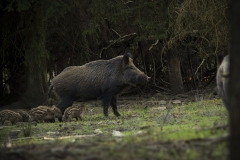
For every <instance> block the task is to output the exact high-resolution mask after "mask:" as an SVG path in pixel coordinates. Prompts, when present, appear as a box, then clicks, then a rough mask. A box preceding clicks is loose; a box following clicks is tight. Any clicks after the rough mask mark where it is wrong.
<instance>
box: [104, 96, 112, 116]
mask: <svg viewBox="0 0 240 160" xmlns="http://www.w3.org/2000/svg"><path fill="white" fill-rule="evenodd" d="M111 99H112V96H110V95H108V94H106V95H103V96H102V106H103V113H104V116H105V117H108V107H109V104H110V102H111Z"/></svg>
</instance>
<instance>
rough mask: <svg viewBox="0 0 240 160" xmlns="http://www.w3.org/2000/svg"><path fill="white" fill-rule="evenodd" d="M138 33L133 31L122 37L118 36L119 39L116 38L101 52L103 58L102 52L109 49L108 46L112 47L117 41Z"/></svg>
mask: <svg viewBox="0 0 240 160" xmlns="http://www.w3.org/2000/svg"><path fill="white" fill-rule="evenodd" d="M136 35H137V33H131V34H128V35H124V36H122V37H120V38H118V39H117V40H114V41H113V42H112V43H111V44H109V45H108V46H107V47H104V48H103V49H102V50H101V52H100V58H102V53H103V52H104V51H105V50H107V49H108V48H110V47H111V46H112V45H114V44H115V43H117V42H119V41H120V40H122V39H124V38H128V37H131V36H136Z"/></svg>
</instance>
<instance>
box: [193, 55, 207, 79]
mask: <svg viewBox="0 0 240 160" xmlns="http://www.w3.org/2000/svg"><path fill="white" fill-rule="evenodd" d="M204 61H205V58H203V60H202V62H201V64H200V65H199V66H198V68H197V70H196V72H195V73H194V74H195V75H196V74H197V72H198V70H199V68H200V67H201V66H202V65H203V63H204Z"/></svg>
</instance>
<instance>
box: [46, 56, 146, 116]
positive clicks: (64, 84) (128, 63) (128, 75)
mask: <svg viewBox="0 0 240 160" xmlns="http://www.w3.org/2000/svg"><path fill="white" fill-rule="evenodd" d="M149 79H150V77H148V76H147V75H145V74H144V73H143V72H141V71H140V70H139V69H138V68H137V67H136V66H135V65H134V64H133V60H132V58H131V54H130V53H126V54H124V55H123V56H117V57H115V58H113V59H110V60H97V61H92V62H89V63H86V64H85V65H82V66H70V67H67V68H65V69H64V70H63V71H62V72H61V73H60V74H59V75H57V76H56V77H55V78H53V79H52V82H51V85H50V87H49V92H48V93H49V94H50V93H51V90H52V89H54V91H55V93H56V94H57V95H58V97H59V99H60V102H59V103H58V104H57V107H58V108H59V109H60V110H61V111H62V113H64V111H65V109H66V108H67V107H69V106H72V104H73V102H74V101H87V100H91V99H101V101H102V106H103V113H104V115H105V116H106V117H108V108H109V105H110V106H111V107H112V110H113V113H114V114H115V115H116V116H120V113H119V112H118V109H117V96H118V95H119V94H121V93H122V92H123V91H125V90H127V89H129V88H131V87H132V86H136V85H143V84H145V83H146V82H147V81H148V80H149ZM49 94H48V95H49Z"/></svg>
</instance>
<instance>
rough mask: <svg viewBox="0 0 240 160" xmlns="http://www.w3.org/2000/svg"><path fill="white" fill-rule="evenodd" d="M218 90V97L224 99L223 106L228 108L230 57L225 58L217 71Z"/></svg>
mask: <svg viewBox="0 0 240 160" xmlns="http://www.w3.org/2000/svg"><path fill="white" fill-rule="evenodd" d="M216 78H217V89H218V95H219V96H220V97H221V98H222V101H223V104H224V105H225V107H227V106H228V105H227V103H228V95H227V90H228V85H229V84H228V83H229V55H227V56H225V57H224V58H223V60H222V62H221V64H220V66H219V68H218V70H217V76H216Z"/></svg>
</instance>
